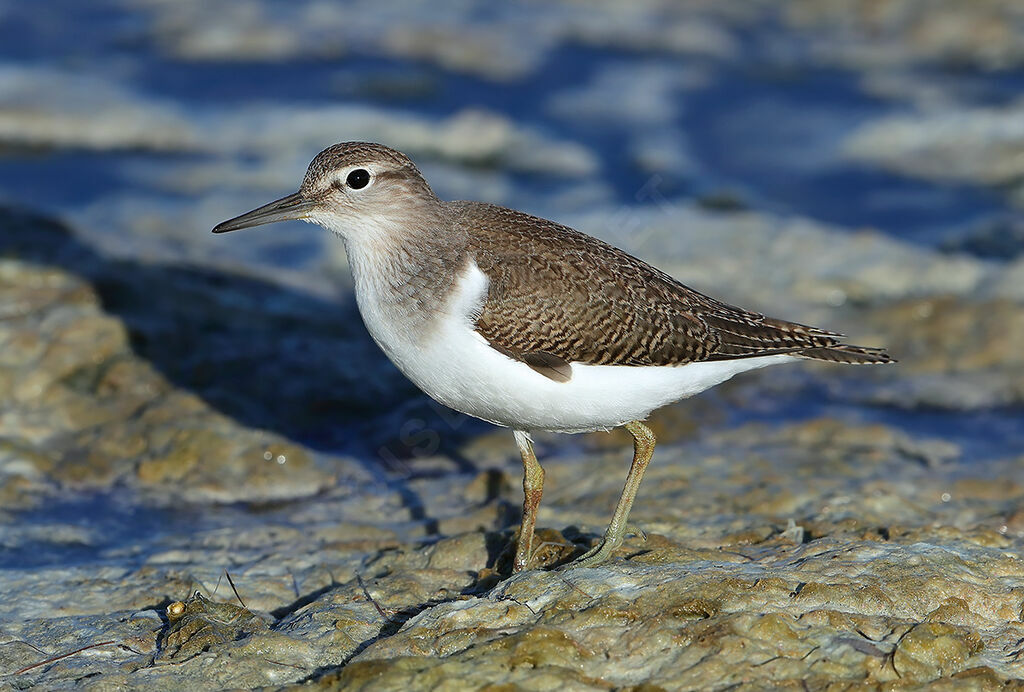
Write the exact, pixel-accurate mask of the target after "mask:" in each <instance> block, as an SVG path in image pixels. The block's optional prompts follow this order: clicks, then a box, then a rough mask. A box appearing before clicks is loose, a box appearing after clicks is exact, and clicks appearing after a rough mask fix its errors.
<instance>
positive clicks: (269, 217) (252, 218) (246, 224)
mask: <svg viewBox="0 0 1024 692" xmlns="http://www.w3.org/2000/svg"><path fill="white" fill-rule="evenodd" d="M312 209H313V203H312V202H311V201H309V200H308V199H306V198H305V197H303V196H302V195H301V194H300V193H298V192H296V193H293V194H290V195H288V196H287V197H282V198H281V199H279V200H275V201H273V202H271V203H270V204H264V205H263V206H262V207H260V208H258V209H253V210H252V211H248V212H246V213H244V214H242V215H241V216H236V217H235V218H233V219H228V220H227V221H223V222H221V223H219V224H217V225H216V226H214V227H213V232H214V233H227V232H228V231H237V230H239V229H242V228H252V227H253V226H262V225H263V224H267V223H275V222H277V221H291V220H293V219H304V218H306V216H307V215H308V214H309V212H310V211H311V210H312Z"/></svg>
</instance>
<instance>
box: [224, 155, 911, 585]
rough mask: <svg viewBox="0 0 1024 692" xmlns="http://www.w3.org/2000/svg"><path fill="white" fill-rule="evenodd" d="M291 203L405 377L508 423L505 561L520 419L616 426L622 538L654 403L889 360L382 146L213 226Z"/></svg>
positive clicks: (316, 162) (268, 217)
mask: <svg viewBox="0 0 1024 692" xmlns="http://www.w3.org/2000/svg"><path fill="white" fill-rule="evenodd" d="M289 219H301V220H304V221H309V222H312V223H316V224H319V225H321V226H323V227H324V228H327V229H328V230H331V231H333V232H334V233H335V234H337V235H338V236H339V237H340V238H341V240H342V242H343V243H344V244H345V249H346V251H347V253H348V257H349V262H350V265H351V268H352V274H353V277H354V280H355V294H356V302H357V303H358V306H359V312H360V314H361V315H362V317H363V321H364V322H365V323H366V328H367V330H368V331H369V332H370V335H371V336H372V337H373V339H374V341H376V342H377V344H378V345H379V346H380V348H381V349H382V350H383V351H384V353H385V354H387V356H388V358H390V359H391V360H392V362H394V364H395V365H396V366H398V369H399V370H401V371H402V372H403V373H404V374H405V375H406V376H407V377H408V378H409V379H410V380H412V381H413V382H414V383H415V384H416V385H417V386H419V387H420V389H422V390H423V391H424V392H426V393H427V394H428V395H429V396H431V397H433V398H434V399H435V400H437V401H438V402H440V403H442V404H444V405H445V406H449V407H451V408H453V409H455V410H456V411H461V412H462V413H465V414H468V415H470V416H475V417H477V418H481V419H483V420H485V421H490V422H491V423H494V424H496V425H500V426H504V427H507V428H511V429H512V431H513V433H514V437H515V440H516V443H517V445H518V447H519V453H520V455H521V456H522V460H523V469H524V474H523V491H524V500H523V520H522V525H521V529H520V533H519V540H518V543H517V546H516V553H515V558H514V562H513V571H515V572H518V571H521V570H524V569H527V568H528V567H530V565H531V558H532V557H533V555H534V526H535V523H536V518H537V508H538V505H539V504H540V500H541V494H542V492H543V487H544V470H543V469H542V468H541V466H540V464H539V463H538V462H537V458H536V456H535V454H534V451H533V443H532V441H531V437H530V433H531V432H533V431H542V430H543V431H555V432H566V433H578V432H588V431H595V430H609V429H612V428H616V427H619V426H622V427H625V428H626V430H628V431H629V432H630V434H631V435H632V436H633V440H634V454H633V463H632V465H631V466H630V469H629V473H628V475H627V476H626V483H625V487H624V489H623V491H622V495H621V496H620V497H619V501H618V503H617V505H616V507H615V511H614V514H613V515H612V519H611V522H610V523H609V524H608V527H607V529H606V530H605V533H604V538H603V540H602V541H601V542H600V543H598V544H597V545H596V546H595V547H594V548H593V549H592V550H590V551H589V552H588V553H586V554H584V555H583V556H582V557H580V558H579V559H577V560H576V561H575V562H574V563H572V564H574V565H578V566H593V565H598V564H600V563H602V562H604V561H606V560H607V559H608V558H609V557H610V556H611V555H612V552H613V551H614V550H615V549H616V548H617V547H618V546H619V545H620V544H621V543H622V540H623V536H624V534H625V533H626V521H627V519H628V517H629V511H630V507H631V506H632V504H633V500H634V498H635V497H636V493H637V489H638V487H639V485H640V480H641V478H642V477H643V474H644V470H645V469H646V468H647V464H648V462H649V461H650V459H651V455H652V453H653V452H654V443H655V440H654V434H653V433H652V432H651V430H650V428H648V427H647V426H646V425H645V424H644V423H643V422H642V421H643V420H644V419H646V418H647V416H648V414H650V413H651V411H653V410H655V409H657V408H660V407H662V406H665V405H666V404H670V403H672V402H674V401H678V400H680V399H684V398H686V397H690V396H693V395H694V394H697V393H698V392H701V391H703V390H705V389H707V388H709V387H713V386H714V385H716V384H719V383H721V382H723V381H725V380H727V379H729V378H730V377H732V376H733V375H736V374H737V373H741V372H744V371H746V370H753V369H755V368H763V367H765V366H767V365H774V364H776V363H785V362H788V361H793V360H796V359H801V358H806V359H812V360H822V361H831V362H835V363H851V364H871V363H889V362H892V358H890V357H889V355H888V354H886V353H885V351H884V350H882V349H878V348H870V347H864V346H853V345H849V344H844V343H842V342H841V341H840V340H839V339H840V336H841V335H839V334H836V333H834V332H830V331H826V330H824V329H818V328H816V327H809V326H806V325H802V324H797V323H795V322H787V321H784V320H779V319H774V318H770V317H765V316H764V315H761V314H758V313H756V312H752V311H749V310H744V309H742V308H737V307H733V306H731V305H727V304H726V303H723V302H720V301H718V300H715V299H714V298H710V297H708V296H705V295H703V294H701V293H698V292H697V291H695V290H693V289H691V288H688V287H687V286H684V285H683V284H681V283H680V282H678V281H677V280H675V279H674V278H672V277H671V276H669V275H668V274H665V273H664V272H661V271H659V270H658V269H655V268H654V267H652V266H650V265H649V264H647V263H645V262H643V261H641V260H639V259H637V258H635V257H633V256H631V255H629V254H627V253H626V252H624V251H622V250H620V249H618V248H616V247H613V246H612V245H609V244H607V243H605V242H602V241H600V240H598V239H596V238H593V237H591V236H588V235H586V234H584V233H580V232H579V231H576V230H574V229H572V228H569V227H567V226H563V225H560V224H557V223H555V222H553V221H548V220H546V219H542V218H538V217H536V216H530V215H529V214H525V213H523V212H519V211H515V210H512V209H506V208H504V207H499V206H495V205H493V204H485V203H482V202H463V201H459V202H445V201H443V200H441V199H439V198H438V197H437V195H435V194H434V192H433V190H431V188H430V186H429V185H428V184H427V181H426V180H425V179H424V177H423V175H422V174H421V173H420V171H419V169H417V168H416V165H415V164H414V163H413V162H412V161H411V160H410V159H409V158H408V157H407V156H405V155H404V154H402V153H401V152H398V151H395V150H394V149H391V148H388V147H386V146H383V145H381V144H372V143H366V142H345V143H342V144H335V145H334V146H331V147H328V148H327V149H325V150H324V151H322V152H320V153H319V154H318V155H317V156H316V158H314V159H313V162H312V163H311V164H310V165H309V169H308V170H307V172H306V177H305V178H304V179H303V181H302V185H301V187H300V188H299V191H298V192H296V193H294V194H291V195H288V196H287V197H283V198H281V199H279V200H277V201H275V202H271V203H269V204H267V205H264V206H262V207H259V208H258V209H254V210H253V211H250V212H248V213H246V214H242V215H241V216H237V217H235V218H233V219H230V220H228V221H225V222H223V223H221V224H219V225H217V227H216V228H214V229H213V232H214V233H224V232H227V231H235V230H238V229H241V228H249V227H252V226H260V225H262V224H267V223H273V222H275V221H285V220H289Z"/></svg>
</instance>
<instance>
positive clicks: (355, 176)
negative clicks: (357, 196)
mask: <svg viewBox="0 0 1024 692" xmlns="http://www.w3.org/2000/svg"><path fill="white" fill-rule="evenodd" d="M345 182H347V183H348V186H349V187H350V188H352V189H353V190H361V189H363V188H364V187H366V186H367V185H369V184H370V171H368V170H366V169H365V168H357V169H355V170H354V171H352V172H351V173H349V174H348V178H346V179H345Z"/></svg>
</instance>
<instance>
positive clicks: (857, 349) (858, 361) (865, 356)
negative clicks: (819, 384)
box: [794, 344, 896, 365]
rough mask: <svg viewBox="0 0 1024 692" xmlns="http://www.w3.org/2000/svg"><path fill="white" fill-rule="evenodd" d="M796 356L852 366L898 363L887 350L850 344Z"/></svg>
mask: <svg viewBox="0 0 1024 692" xmlns="http://www.w3.org/2000/svg"><path fill="white" fill-rule="evenodd" d="M794 355H796V356H798V357H800V358H809V359H811V360H825V361H829V362H832V363H849V364H851V365H873V364H877V363H895V362H896V359H895V358H893V357H892V356H890V355H889V354H888V353H886V352H885V349H882V348H873V347H870V346H853V345H850V344H835V345H834V346H823V347H819V348H808V349H804V350H802V351H797V352H796V353H795V354H794Z"/></svg>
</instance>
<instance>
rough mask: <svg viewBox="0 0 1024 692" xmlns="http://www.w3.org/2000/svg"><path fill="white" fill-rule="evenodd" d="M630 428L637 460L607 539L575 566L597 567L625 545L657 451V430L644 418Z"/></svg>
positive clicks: (572, 563)
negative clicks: (642, 484) (642, 485)
mask: <svg viewBox="0 0 1024 692" xmlns="http://www.w3.org/2000/svg"><path fill="white" fill-rule="evenodd" d="M625 427H626V430H628V431H629V434H630V435H632V436H633V463H632V464H631V465H630V467H629V474H628V475H627V476H626V487H624V488H623V489H622V495H620V496H619V503H618V504H617V505H615V514H613V515H612V520H611V521H610V522H609V523H608V528H607V529H605V532H604V539H602V541H601V542H600V543H599V544H598V545H597V546H596V547H594V548H593V549H591V550H590V551H588V552H587V553H586V554H584V555H583V556H582V557H580V558H579V559H577V560H574V561H573V562H571V563H570V564H571V565H572V566H573V567H593V566H595V565H599V564H601V563H602V562H604V561H605V560H607V559H608V558H610V557H611V555H612V553H613V552H614V551H615V549H616V548H618V547H619V546H620V545H622V537H623V536H624V535H625V533H626V521H627V520H628V519H629V510H630V508H632V506H633V500H634V498H636V491H637V490H638V489H639V488H640V481H641V479H643V477H644V471H646V470H647V464H648V463H649V462H650V461H651V455H653V454H654V442H655V440H654V433H653V432H651V429H650V428H648V427H647V426H646V425H644V424H643V423H641V422H640V421H633V422H632V423H626V426H625Z"/></svg>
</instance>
